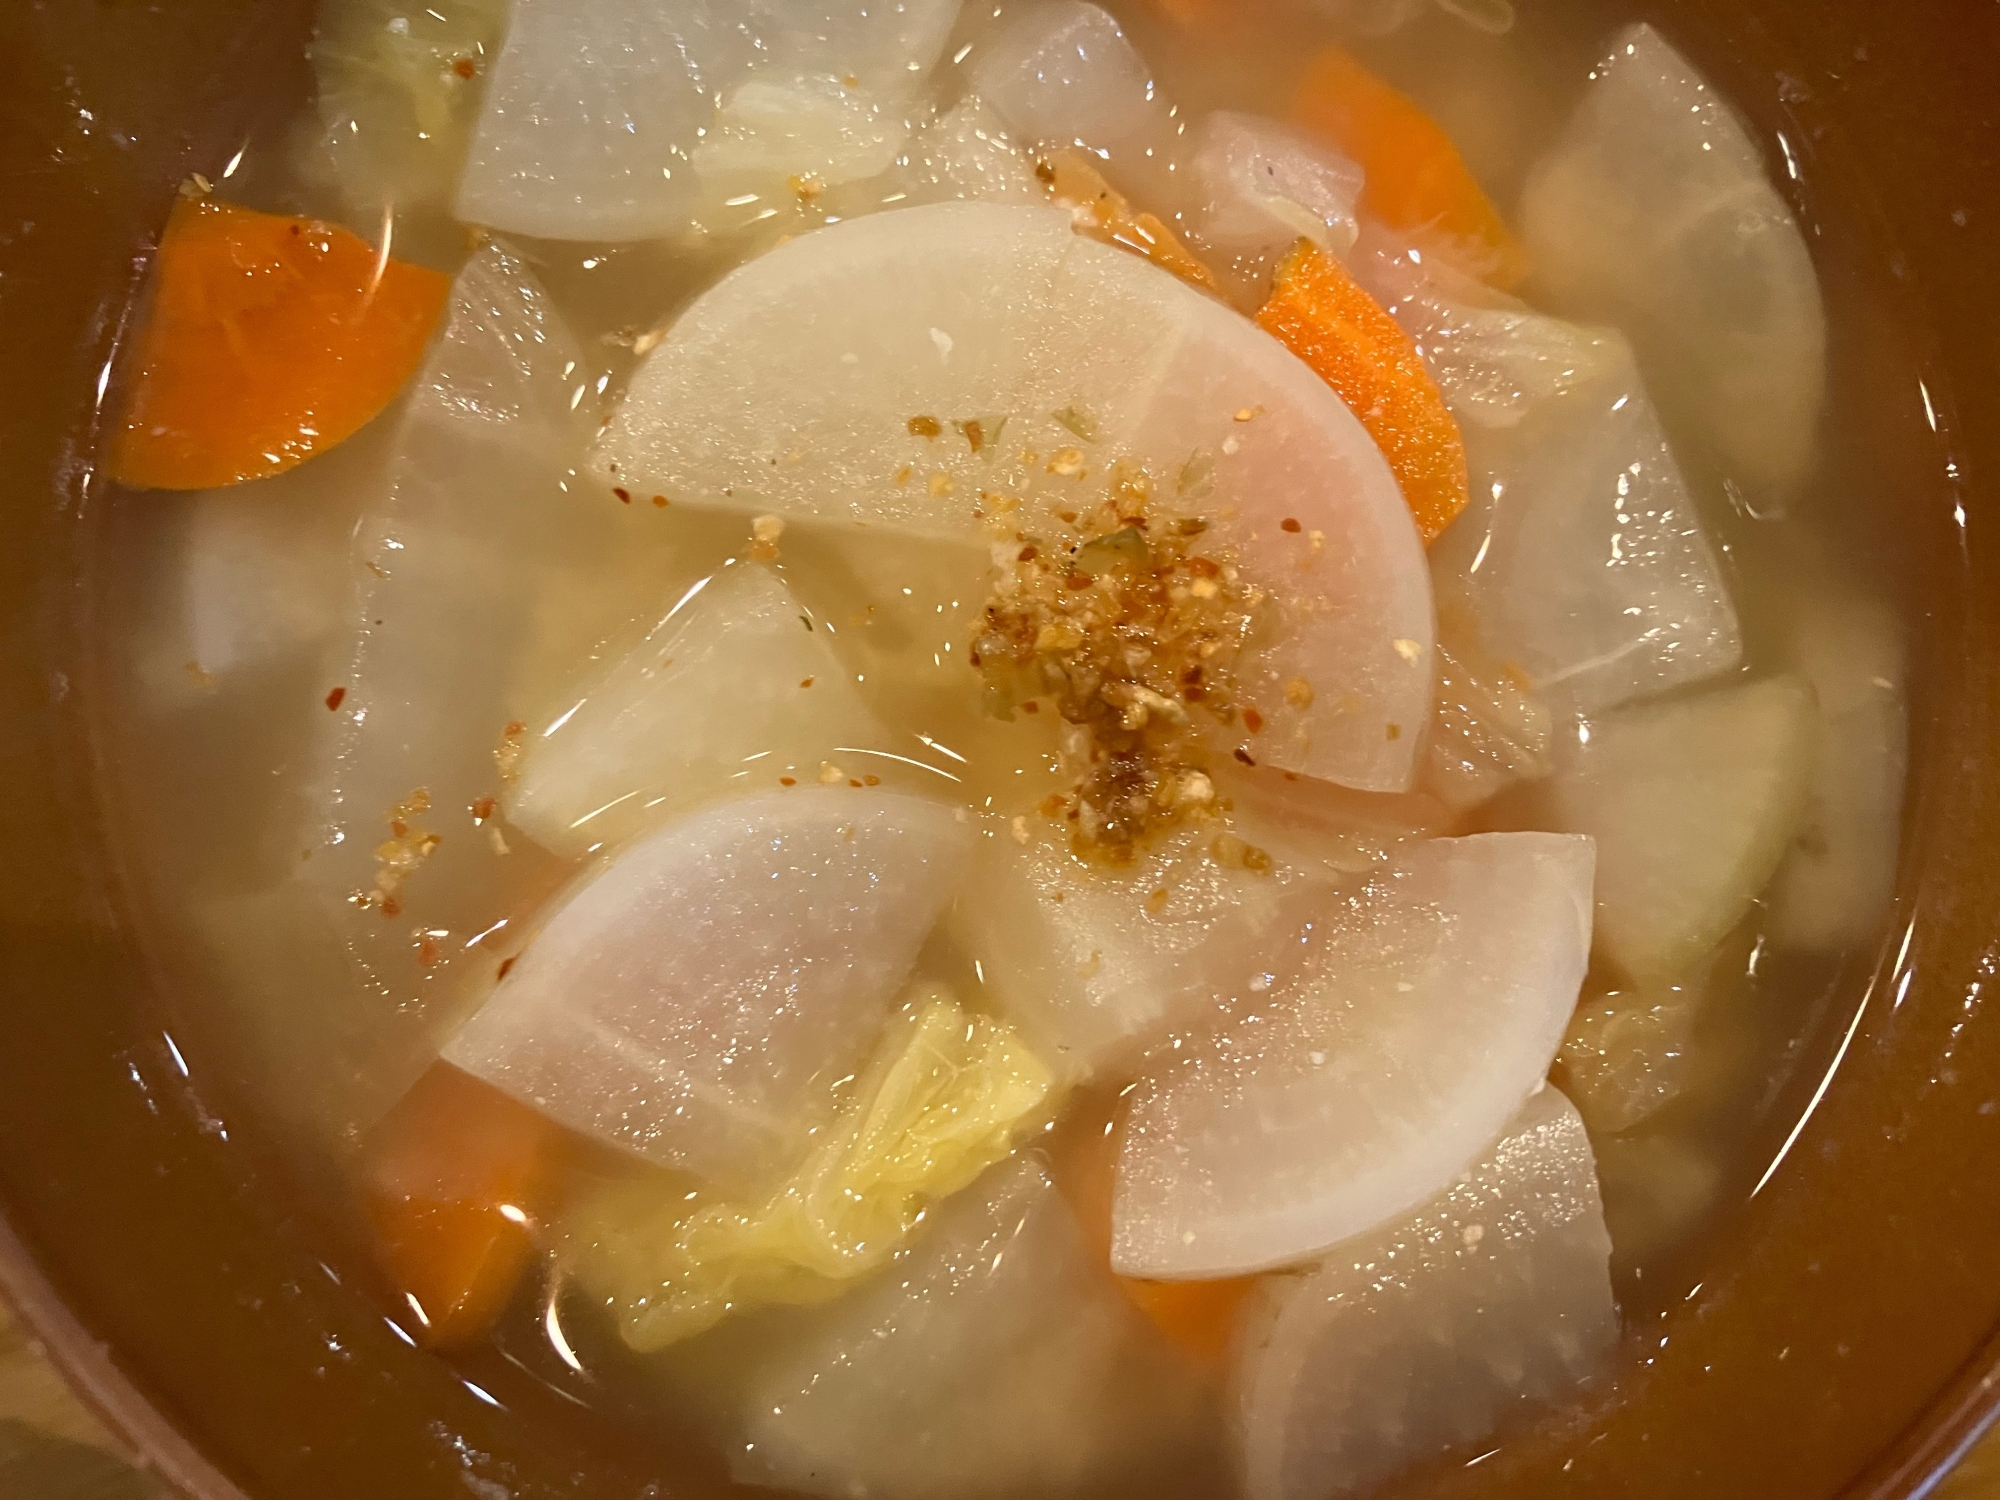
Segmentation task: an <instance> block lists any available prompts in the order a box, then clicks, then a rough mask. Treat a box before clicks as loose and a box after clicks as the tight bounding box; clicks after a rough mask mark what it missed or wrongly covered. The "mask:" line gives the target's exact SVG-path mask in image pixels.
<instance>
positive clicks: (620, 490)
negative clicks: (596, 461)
mask: <svg viewBox="0 0 2000 1500" xmlns="http://www.w3.org/2000/svg"><path fill="white" fill-rule="evenodd" d="M611 493H612V494H614V495H616V496H617V497H618V503H619V504H620V505H630V504H631V503H632V492H631V491H630V490H628V489H626V488H625V487H624V486H623V485H622V484H614V485H613V486H612V487H611ZM1298 529H1299V528H1298V527H1297V526H1296V525H1294V526H1293V527H1292V530H1294V531H1297V530H1298Z"/></svg>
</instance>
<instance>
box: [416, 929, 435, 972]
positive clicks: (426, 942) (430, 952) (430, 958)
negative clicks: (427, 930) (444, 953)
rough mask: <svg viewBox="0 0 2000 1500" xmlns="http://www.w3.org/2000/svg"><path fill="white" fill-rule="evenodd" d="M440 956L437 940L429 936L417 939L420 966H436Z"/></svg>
mask: <svg viewBox="0 0 2000 1500" xmlns="http://www.w3.org/2000/svg"><path fill="white" fill-rule="evenodd" d="M438 957H439V954H438V945H437V943H436V941H435V940H433V939H432V938H430V937H428V936H426V937H421V938H418V939H417V965H418V967H419V968H425V969H429V968H433V967H435V966H436V964H437V961H438Z"/></svg>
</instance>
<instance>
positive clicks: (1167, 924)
mask: <svg viewBox="0 0 2000 1500" xmlns="http://www.w3.org/2000/svg"><path fill="white" fill-rule="evenodd" d="M1069 828H1070V825H1068V824H1067V823H1061V822H1056V821H1052V820H1050V819H1046V818H1042V817H1039V816H1037V817H1032V818H1022V819H1019V820H1017V821H1015V823H1014V824H1013V829H1012V830H1010V829H1009V827H1008V824H1007V820H1005V819H993V820H991V821H990V822H989V824H988V826H987V827H985V828H984V829H983V830H982V833H983V837H982V839H981V841H980V845H979V853H978V855H977V857H976V859H975V861H974V864H973V872H974V873H973V875H972V878H971V879H970V880H968V882H967V884H966V891H965V894H964V895H963V896H962V897H961V898H960V900H959V902H958V905H957V908H956V910H955V911H954V914H953V918H952V925H953V932H954V936H955V937H956V939H957V942H958V944H959V946H960V947H961V948H963V949H964V951H965V952H966V953H967V954H968V955H970V956H971V957H972V958H973V959H975V960H976V961H977V962H978V963H979V966H980V973H981V974H982V975H983V976H984V978H985V981H986V985H987V989H988V990H989V992H990V993H991V994H992V995H993V997H994V999H995V1000H996V1001H997V1002H998V1004H999V1005H1000V1007H1001V1009H1002V1011H1003V1012H1004V1013H1005V1014H1006V1015H1007V1016H1008V1017H1009V1019H1011V1020H1013V1021H1014V1022H1015V1023H1016V1024H1017V1025H1019V1026H1021V1027H1022V1028H1023V1030H1024V1031H1025V1032H1026V1033H1027V1035H1028V1037H1029V1040H1030V1043H1031V1045H1033V1046H1035V1048H1036V1050H1037V1051H1038V1052H1040V1054H1041V1055H1042V1056H1043V1057H1044V1058H1045V1059H1046V1060H1047V1061H1048V1062H1049V1063H1050V1065H1051V1066H1053V1067H1055V1068H1056V1069H1057V1070H1058V1071H1059V1072H1060V1073H1061V1074H1062V1075H1064V1076H1065V1077H1067V1078H1070V1079H1072V1080H1076V1079H1082V1078H1087V1077H1090V1076H1092V1075H1094V1074H1100V1073H1110V1074H1114V1075H1117V1076H1127V1075H1128V1074H1129V1070H1130V1068H1131V1067H1132V1066H1133V1065H1134V1064H1135V1063H1136V1062H1137V1060H1138V1057H1139V1054H1140V1053H1141V1052H1142V1051H1143V1049H1144V1048H1145V1047H1146V1046H1147V1045H1148V1044H1150V1043H1152V1042H1154V1041H1157V1040H1159V1039H1160V1037H1161V1035H1162V1034H1163V1033H1165V1032H1166V1031H1168V1030H1170V1029H1171V1028H1173V1027H1175V1026H1178V1025H1184V1024H1190V1023H1195V1022H1198V1021H1199V1020H1200V1019H1201V1018H1202V1017H1203V1016H1204V1015H1205V1014H1207V1013H1208V1012H1210V1011H1212V1010H1213V1009H1215V1008H1216V1007H1217V1006H1219V1005H1221V1004H1223V1003H1226V1002H1227V1001H1229V1000H1232V999H1235V998H1238V997H1242V996H1247V995H1249V994H1250V993H1251V992H1252V990H1251V986H1252V985H1255V984H1260V983H1263V982H1266V971H1267V968H1268V966H1269V962H1270V960H1269V955H1270V954H1271V953H1272V952H1273V951H1274V950H1275V949H1278V948H1280V947H1282V946H1283V945H1284V944H1285V943H1286V942H1288V941H1289V940H1290V939H1291V938H1292V937H1293V936H1294V935H1295V929H1296V927H1297V925H1298V916H1297V913H1296V912H1292V911H1289V910H1288V909H1287V905H1286V902H1285V897H1286V895H1287V893H1288V892H1291V891H1293V890H1295V888H1296V887H1297V886H1298V884H1299V882H1300V880H1301V879H1302V878H1307V877H1304V876H1303V872H1301V871H1299V870H1297V869H1296V868H1287V869H1277V868H1273V867H1272V865H1271V862H1270V856H1269V855H1268V853H1267V852H1265V851H1263V850H1261V849H1259V848H1257V847H1256V846H1251V857H1252V858H1253V859H1254V861H1255V864H1256V866H1257V868H1246V867H1245V865H1244V863H1243V859H1242V857H1240V856H1239V857H1238V858H1237V859H1235V860H1234V861H1232V863H1231V864H1230V865H1224V864H1222V863H1221V862H1219V861H1218V860H1217V859H1216V858H1215V857H1214V854H1213V849H1214V845H1215V841H1216V840H1217V839H1218V838H1220V837H1223V836H1224V835H1223V834H1222V832H1221V830H1220V829H1219V827H1216V826H1210V825H1207V824H1196V825H1194V826H1192V827H1189V828H1184V829H1181V830H1178V831H1176V832H1174V833H1172V834H1169V835H1167V836H1165V837H1163V838H1161V839H1158V840H1156V841H1155V842H1154V843H1153V844H1151V845H1150V846H1147V847H1144V848H1142V849H1141V850H1140V852H1139V854H1138V856H1137V859H1136V862H1135V863H1134V864H1133V865H1131V866H1129V867H1121V868H1108V867H1106V866H1104V865H1103V864H1101V863H1092V862H1087V861H1084V860H1081V859H1079V858H1077V857H1076V856H1075V855H1074V854H1072V853H1071V852H1070V837H1069ZM1232 836H1233V835H1232Z"/></svg>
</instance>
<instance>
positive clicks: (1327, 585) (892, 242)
mask: <svg viewBox="0 0 2000 1500" xmlns="http://www.w3.org/2000/svg"><path fill="white" fill-rule="evenodd" d="M753 389H754V390H755V391H756V392H757V396H758V399H757V400H756V401H754V402H750V401H746V400H745V399H744V398H743V394H742V393H743V392H744V391H746V390H753ZM953 423H960V424H964V423H976V424H978V428H979V430H980V432H981V433H982V435H983V434H992V438H991V440H990V441H985V440H983V439H982V441H981V442H980V443H978V444H974V443H973V442H972V441H971V439H970V437H969V435H968V434H966V433H964V432H961V431H960V430H958V429H955V428H954V427H953V425H952V424H953ZM1069 455H1073V457H1069ZM1120 460H1124V461H1125V462H1126V463H1128V464H1132V465H1137V466H1139V467H1140V468H1141V470H1142V471H1143V472H1144V473H1145V474H1147V475H1149V476H1151V484H1152V488H1153V490H1154V493H1155V494H1156V495H1157V496H1158V497H1159V503H1160V504H1161V506H1162V507H1163V508H1166V509H1179V510H1182V511H1187V510H1191V509H1192V510H1198V511H1199V513H1200V514H1201V515H1203V516H1206V517H1208V518H1209V520H1210V522H1211V531H1212V534H1213V536H1214V537H1215V538H1216V540H1217V543H1218V545H1222V546H1226V547H1231V548H1233V549H1234V550H1235V552H1236V553H1237V555H1238V557H1239V558H1240V560H1241V566H1242V568H1243V570H1244V573H1245V574H1246V576H1248V577H1249V578H1250V579H1251V581H1252V582H1253V583H1256V584H1258V585H1260V586H1262V587H1264V588H1266V589H1267V590H1268V591H1269V592H1270V593H1271V595H1272V599H1271V605H1270V609H1271V618H1270V628H1269V630H1268V632H1267V634H1266V636H1265V638H1264V641H1263V643H1262V646H1261V649H1259V650H1257V651H1255V652H1252V653H1250V654H1249V655H1248V656H1247V657H1246V659H1245V662H1244V664H1243V666H1242V667H1240V668H1239V681H1240V682H1241V685H1242V687H1243V689H1244V691H1245V694H1246V695H1247V696H1248V697H1250V698H1251V699H1252V701H1254V702H1256V703H1258V704H1259V705H1261V706H1262V708H1263V713H1264V717H1265V720H1266V722H1267V724H1268V726H1269V727H1268V729H1267V730H1266V731H1265V733H1264V734H1263V736H1262V737H1261V738H1260V741H1259V744H1260V749H1259V751H1258V759H1260V760H1262V761H1264V762H1266V763H1269V764H1274V765H1277V766H1280V767H1283V768H1285V769H1288V770H1294V771H1300V772H1303V773H1306V774H1309V775H1314V776H1320V777H1324V778H1325V779H1328V780H1332V781H1339V782H1341V783H1343V784H1346V785H1350V786H1354V787H1358V788H1362V789H1365V790H1371V791H1400V790H1403V789H1404V788H1406V787H1407V786H1408V784H1409V780H1410V776H1411V770H1412V765H1413V762H1414V758H1415V753H1416V749H1417V746H1418V744H1419V743H1420V741H1421V734H1420V726H1422V725H1423V723H1424V722H1425V720H1426V719H1427V718H1428V716H1429V712H1430V697H1431V682H1432V664H1431V661H1430V646H1431V634H1432V625H1431V613H1430V597H1429V584H1428V578H1427V576H1426V574H1425V570H1424V566H1423V556H1422V549H1421V546H1420V544H1419V542H1418V540H1417V537H1416V533H1415V530H1414V528H1413V526H1412V524H1411V521H1410V517H1409V513H1408V510H1407V508H1406V507H1405V506H1404V504H1403V500H1402V496H1401V494H1400V493H1399V492H1398V490H1397V487H1396V484H1395V480H1394V478H1393V477H1392V476H1391V474H1390V473H1389V470H1388V468H1387V467H1386V465H1385V464H1384V462H1383V460H1382V457H1381V454H1380V452H1379V450H1378V449H1377V448H1376V447H1375V445H1374V443H1373V442H1372V441H1371V440H1370V439H1369V437H1368V435H1367V433H1366V432H1365V431H1364V430H1363V428H1362V427H1361V425H1360V423H1359V422H1358V421H1357V420H1356V419H1355V417H1354V415H1353V414H1352V413H1351V412H1349V411H1348V410H1347V408H1346V407H1345V406H1343V405H1342V404H1341V402H1340V400H1339V398H1338V397H1336V396H1335V395H1334V394H1333V393H1332V392H1331V391H1330V390H1328V389H1327V388H1326V386H1325V385H1324V384H1323V383H1322V382H1321V381H1320V380H1319V379H1318V378H1317V377H1316V376H1315V375H1314V374H1313V373H1312V372H1311V371H1310V370H1309V369H1307V368H1306V367H1305V366H1304V365H1302V364H1300V363H1299V362H1298V361H1297V360H1296V359H1294V358H1293V357H1292V356H1291V355H1290V354H1288V353H1287V352H1286V351H1285V350H1284V349H1283V348H1282V347H1281V346H1279V345H1278V344H1277V343H1275V342H1274V341H1273V340H1271V339H1270V338H1268V337H1266V336H1265V335H1264V334H1263V333H1261V332H1260V331H1259V330H1258V329H1257V328H1256V327H1255V326H1254V325H1253V324H1251V323H1249V322H1248V321H1246V320H1245V319H1243V318H1240V317H1238V316H1237V315H1236V314H1234V313H1233V312H1231V311H1230V310H1229V309H1227V308H1226V307H1223V306H1222V305H1221V304H1219V303H1217V302H1216V301H1214V300H1213V299H1211V298H1209V297H1206V296H1203V295H1202V294H1201V293H1199V292H1196V291H1194V290H1192V289H1190V288H1189V287H1187V286H1185V285H1183V284H1182V283H1180V282H1179V281H1177V280H1176V279H1175V278H1173V277H1172V276H1169V275H1167V274H1165V273H1163V272H1161V271H1159V270H1157V269H1155V268H1154V267H1151V266H1148V265H1146V264H1145V263H1144V262H1142V261H1140V260H1138V259H1137V258H1136V257H1133V256H1131V255H1128V254H1125V253H1123V252H1121V251H1117V250H1113V249H1110V248H1107V247H1105V246H1103V245H1099V244H1096V243H1094V242H1092V241H1089V240H1086V239H1082V238H1079V237H1078V236H1076V235H1074V234H1072V233H1071V231H1070V222H1069V218H1068V216H1067V215H1066V214H1063V213H1062V212H1060V211H1059V210H1055V209H1036V208H1009V207H1001V206H998V205H992V204H974V203H953V204H938V205H933V206H930V207H925V208H918V209H910V210H907V211H903V212H898V213H887V214H876V215H873V216H872V217H868V218H863V219H857V220H853V221H850V222H847V223H844V224H840V225H837V226H834V227H832V228H829V229H825V230H820V231H818V232H816V233H813V234H810V235H806V236H804V237H802V238H801V239H799V240H796V241H794V242H793V243H791V244H788V245H785V246H783V247H781V248H779V249H777V250H775V251H773V252H771V253H770V254H768V255H766V256H764V257H763V258H761V259H759V260H757V261H754V262H752V263H751V264H750V265H748V266H745V267H744V268H742V269H741V270H739V271H737V272H736V273H735V274H734V275H732V276H730V277H728V278H727V279H725V280H724V281H723V282H722V283H721V284H720V285H719V286H717V287H716V288H715V289H714V290H712V291H711V292H709V293H708V294H707V295H706V296H705V297H703V298H701V299H700V300H699V301H697V302H696V303H695V304H694V306H693V307H691V308H690V309H689V310H688V311H687V312H686V313H685V314H684V315H683V316H682V318H681V319H680V321H679V322H678V323H676V324H675V325H674V327H673V328H672V329H671V330H670V331H669V332H668V334H667V337H666V339H665V340H664V341H663V342H662V343H661V345H660V347H659V348H658V349H656V350H655V351H654V352H653V353H652V354H651V355H649V356H648V358H647V362H646V363H645V364H644V365H643V366H642V367H641V368H640V370H639V371H638V373H637V374H636V375H635V376H634V378H633V381H632V385H631V388H630V390H629V391H628V393H627V395H626V398H625V400H624V402H623V403H622V404H621V405H620V406H619V408H618V410H617V411H616V413H615V414H614V415H613V418H612V421H611V423H610V425H609V427H608V428H607V429H606V430H605V432H604V433H603V435H602V437H601V438H600V440H599V442H598V444H597V447H596V449H595V451H594V453H593V456H592V459H591V468H592V469H593V470H595V471H596V472H597V473H599V474H601V475H603V476H605V477H606V478H607V479H608V480H609V481H610V482H612V483H614V484H623V485H630V486H631V487H632V488H634V489H635V490H645V491H648V492H657V493H662V494H665V495H668V496H670V497H671V498H672V499H673V500H674V502H675V503H676V504H678V503H682V502H694V503H705V504H710V505H722V506H727V507H731V508H734V509H739V510H743V511H747V512H749V513H751V514H753V515H754V514H760V513H765V512H770V513H775V514H777V515H780V516H790V517H799V518H809V519H815V520H821V521H829V522H843V523H848V524H855V525H861V526H867V527H881V528H894V529H897V530H906V531H911V532H916V533H921V534H927V535H932V536H939V537H945V538H964V539H971V540H976V541H979V542H981V543H982V544H984V543H985V542H986V541H987V540H988V534H987V532H986V530H985V521H984V519H983V512H982V509H981V507H982V500H981V497H982V496H983V495H993V494H998V495H1001V496H1003V497H1018V499H1019V501H1020V502H1022V504H1023V511H1022V517H1023V524H1024V525H1027V524H1040V522H1039V521H1037V520H1035V519H1034V518H1037V517H1039V518H1042V519H1046V518H1047V516H1048V512H1049V511H1050V510H1052V509H1054V508H1055V507H1056V506H1057V505H1060V504H1068V503H1073V500H1074V498H1075V497H1077V496H1079V495H1080V494H1081V495H1082V496H1084V497H1086V498H1089V499H1091V500H1092V501H1093V503H1094V500H1095V498H1096V497H1098V496H1099V495H1101V494H1102V493H1103V492H1104V486H1105V485H1106V484H1107V483H1108V476H1109V475H1110V474H1111V473H1112V472H1113V469H1114V465H1115V464H1116V463H1117V462H1118V461H1120ZM1295 682H1303V683H1306V684H1308V685H1309V686H1310V688H1311V689H1312V693H1311V695H1310V701H1309V702H1305V703H1304V705H1303V706H1300V703H1299V695H1298V694H1297V693H1296V691H1295V692H1294V693H1293V694H1292V695H1290V696H1289V697H1288V694H1287V691H1286V689H1287V686H1288V685H1289V684H1292V683H1295Z"/></svg>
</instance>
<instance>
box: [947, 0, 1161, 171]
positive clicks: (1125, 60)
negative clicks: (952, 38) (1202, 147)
mask: <svg viewBox="0 0 2000 1500" xmlns="http://www.w3.org/2000/svg"><path fill="white" fill-rule="evenodd" d="M970 72H971V74H972V82H973V87H974V88H976V89H977V90H978V91H979V94H980V96H981V97H982V98H984V99H985V100H986V102H987V103H988V104H990V105H991V106H992V107H993V108H994V110H995V111H997V112H998V114H999V115H1000V118H1001V119H1002V120H1004V121H1006V123H1007V128H1008V129H1009V130H1011V131H1013V132H1014V133H1015V134H1016V135H1018V136H1020V137H1021V139H1022V140H1023V141H1025V142H1026V143H1027V144H1028V145H1029V146H1031V147H1042V146H1092V147H1096V148H1097V149H1099V150H1107V149H1112V148H1116V147H1118V146H1123V145H1129V144H1131V143H1132V142H1134V141H1136V140H1139V139H1140V138H1142V137H1144V136H1146V135H1147V134H1149V133H1153V132H1157V131H1160V130H1162V129H1163V128H1167V127H1168V121H1167V119H1166V105H1165V103H1164V102H1163V101H1161V100H1159V99H1156V98H1155V97H1154V95H1155V90H1154V88H1153V78H1152V71H1151V69H1149V68H1148V67H1147V65H1146V60H1145V59H1144V58H1143V57H1141V56H1140V55H1139V53H1138V52H1137V50H1136V49H1134V47H1133V46H1132V44H1131V43H1130V42H1129V41H1127V40H1126V39H1125V32H1124V30H1123V28H1121V27H1120V26H1119V24H1118V22H1117V21H1116V20H1114V19H1113V18H1112V16H1111V14H1110V12H1108V11H1106V10H1104V9H1102V8H1101V7H1099V6H1096V5H1089V4H1084V3H1080V0H1058V3H1055V4H1048V5H1043V6H1040V7H1038V8H1036V9H1033V10H1029V11H1027V12H1024V13H1023V14H1022V15H1021V16H1019V17H1018V18H1017V19H1015V20H1013V21H1012V22H1010V23H1009V24H1008V25H1007V26H1006V28H1005V29H1003V30H1002V31H1001V32H1000V34H999V35H997V36H995V37H994V38H992V39H991V40H990V41H988V42H987V43H986V44H985V45H983V46H981V47H978V48H977V49H976V50H975V52H974V55H973V59H972V63H971V66H970Z"/></svg>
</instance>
